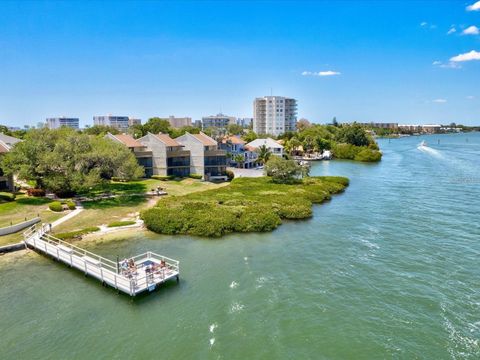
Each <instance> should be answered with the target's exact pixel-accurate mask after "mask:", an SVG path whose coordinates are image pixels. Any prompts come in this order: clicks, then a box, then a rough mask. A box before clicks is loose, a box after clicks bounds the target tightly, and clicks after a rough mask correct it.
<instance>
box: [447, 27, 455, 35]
mask: <svg viewBox="0 0 480 360" xmlns="http://www.w3.org/2000/svg"><path fill="white" fill-rule="evenodd" d="M456 32H457V29H455V26H452V27H451V28H450V30H448V31H447V35H450V34H453V33H456Z"/></svg>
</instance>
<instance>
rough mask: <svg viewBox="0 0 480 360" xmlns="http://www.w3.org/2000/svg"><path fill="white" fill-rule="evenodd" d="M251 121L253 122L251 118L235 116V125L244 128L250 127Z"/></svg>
mask: <svg viewBox="0 0 480 360" xmlns="http://www.w3.org/2000/svg"><path fill="white" fill-rule="evenodd" d="M252 123H253V118H237V125H239V126H241V127H243V128H245V129H246V128H248V127H250V126H251V125H252Z"/></svg>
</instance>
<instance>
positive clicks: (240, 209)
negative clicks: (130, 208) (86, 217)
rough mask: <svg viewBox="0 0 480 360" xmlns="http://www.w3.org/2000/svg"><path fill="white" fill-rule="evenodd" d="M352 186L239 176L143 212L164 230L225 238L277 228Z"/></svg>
mask: <svg viewBox="0 0 480 360" xmlns="http://www.w3.org/2000/svg"><path fill="white" fill-rule="evenodd" d="M346 186H348V179H347V178H343V177H328V176H326V177H306V178H303V179H299V180H297V181H294V182H289V183H279V182H277V181H275V178H274V177H261V178H237V179H234V180H233V181H232V182H231V184H230V186H227V187H223V188H219V189H215V190H207V191H203V192H197V193H192V194H188V195H183V196H172V197H170V198H166V199H162V200H160V201H158V203H157V205H156V206H154V207H153V208H150V209H147V210H145V211H143V212H142V214H141V217H142V219H143V220H144V222H145V225H146V227H147V228H148V229H149V230H152V231H154V232H157V233H161V234H169V235H172V234H188V235H197V236H207V237H219V236H222V235H225V234H228V233H232V232H265V231H272V230H274V229H275V228H276V227H277V226H279V225H280V224H281V223H282V219H305V218H309V217H311V216H312V205H313V204H319V203H322V202H324V201H325V200H328V199H330V198H331V195H332V194H336V193H339V192H342V191H343V190H344V189H345V187H346Z"/></svg>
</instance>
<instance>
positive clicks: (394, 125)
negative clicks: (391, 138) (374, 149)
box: [359, 122, 398, 129]
mask: <svg viewBox="0 0 480 360" xmlns="http://www.w3.org/2000/svg"><path fill="white" fill-rule="evenodd" d="M359 125H362V126H366V127H372V128H380V129H398V123H381V122H369V123H359Z"/></svg>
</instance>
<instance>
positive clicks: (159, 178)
mask: <svg viewBox="0 0 480 360" xmlns="http://www.w3.org/2000/svg"><path fill="white" fill-rule="evenodd" d="M152 179H156V180H162V181H167V180H173V179H175V176H174V175H166V176H165V175H152Z"/></svg>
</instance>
